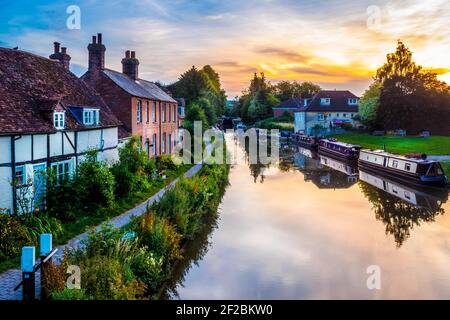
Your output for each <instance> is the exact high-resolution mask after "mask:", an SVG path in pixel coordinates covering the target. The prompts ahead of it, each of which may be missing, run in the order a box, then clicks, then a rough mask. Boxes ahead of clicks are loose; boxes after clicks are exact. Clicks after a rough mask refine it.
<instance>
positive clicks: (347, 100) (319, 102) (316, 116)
mask: <svg viewBox="0 0 450 320" xmlns="http://www.w3.org/2000/svg"><path fill="white" fill-rule="evenodd" d="M358 112H359V98H358V97H357V96H355V95H354V94H353V93H351V92H350V91H348V90H321V91H319V92H318V93H317V94H315V95H314V96H313V97H312V98H311V99H304V103H303V106H302V107H300V108H299V109H298V110H296V111H295V112H294V125H295V132H303V133H305V134H314V132H313V131H314V130H316V128H320V129H321V130H330V129H332V128H336V127H340V126H342V125H343V124H349V125H352V126H355V125H356V124H357V121H356V119H355V116H356V115H357V114H358Z"/></svg>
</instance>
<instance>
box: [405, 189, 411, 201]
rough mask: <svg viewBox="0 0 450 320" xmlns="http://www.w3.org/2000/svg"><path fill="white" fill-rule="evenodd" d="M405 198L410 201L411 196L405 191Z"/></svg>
mask: <svg viewBox="0 0 450 320" xmlns="http://www.w3.org/2000/svg"><path fill="white" fill-rule="evenodd" d="M405 198H406V199H408V200H411V194H410V193H409V192H408V191H405Z"/></svg>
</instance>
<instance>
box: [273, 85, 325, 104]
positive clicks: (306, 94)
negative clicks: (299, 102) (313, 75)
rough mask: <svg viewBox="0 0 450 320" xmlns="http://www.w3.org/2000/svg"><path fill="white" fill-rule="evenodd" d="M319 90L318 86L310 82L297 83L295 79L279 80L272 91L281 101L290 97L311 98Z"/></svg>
mask: <svg viewBox="0 0 450 320" xmlns="http://www.w3.org/2000/svg"><path fill="white" fill-rule="evenodd" d="M320 90H321V88H320V86H319V85H317V84H314V83H312V82H302V83H298V82H297V81H294V82H289V81H281V82H279V83H278V84H277V85H276V86H275V87H274V93H275V95H276V97H277V98H278V99H279V100H281V101H286V100H289V99H291V98H311V97H312V96H313V95H315V94H316V93H317V92H319V91H320Z"/></svg>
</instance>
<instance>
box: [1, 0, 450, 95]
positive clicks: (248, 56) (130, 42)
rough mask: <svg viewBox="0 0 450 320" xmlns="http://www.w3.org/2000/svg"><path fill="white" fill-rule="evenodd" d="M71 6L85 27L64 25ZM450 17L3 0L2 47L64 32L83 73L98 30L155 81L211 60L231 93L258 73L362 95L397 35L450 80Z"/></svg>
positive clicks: (331, 4) (353, 4) (149, 0)
mask: <svg viewBox="0 0 450 320" xmlns="http://www.w3.org/2000/svg"><path fill="white" fill-rule="evenodd" d="M71 5H76V6H78V7H79V9H80V19H79V20H77V21H79V22H80V24H79V26H80V28H79V29H69V28H68V27H67V20H68V19H69V22H73V21H74V20H72V19H71V18H72V17H73V16H72V11H71V12H69V13H67V9H68V7H69V6H71ZM449 21H450V1H449V0H427V1H423V0H391V1H384V0H348V1H343V0H336V1H334V0H328V1H325V0H316V1H299V0H297V1H295V0H245V1H244V0H226V1H225V0H221V1H219V0H203V1H200V0H140V1H138V0H126V1H122V0H108V1H97V0H81V1H75V0H69V1H66V0H62V1H49V0H39V1H31V0H16V1H2V9H1V11H0V46H3V47H16V46H18V47H19V48H20V49H21V50H26V51H30V52H33V53H36V54H39V55H42V56H48V55H49V54H51V52H52V50H53V44H52V43H53V42H54V41H59V42H61V44H62V46H65V47H67V48H68V53H69V54H70V55H71V57H72V60H71V70H72V71H73V72H74V73H75V74H77V75H82V74H83V73H84V72H85V71H86V68H87V49H86V47H87V45H88V43H89V42H90V40H91V37H92V35H95V34H97V33H99V32H101V33H103V42H104V43H105V45H106V67H107V68H111V69H115V70H121V58H122V57H123V55H124V52H125V51H126V50H134V51H136V56H137V58H138V59H139V60H140V66H139V68H140V69H139V72H140V77H141V78H144V79H147V80H151V81H157V80H158V81H161V82H163V83H172V82H174V81H176V80H177V79H178V77H179V75H180V74H181V73H182V72H184V71H186V70H187V69H189V68H190V67H191V66H193V65H195V66H198V67H202V66H203V65H206V64H209V65H211V66H212V67H213V68H214V69H215V70H216V71H217V72H218V73H219V74H220V77H221V82H222V84H223V87H224V88H225V90H226V92H227V94H228V97H229V98H230V99H232V98H234V97H235V96H237V95H240V94H241V92H242V90H244V89H245V88H247V87H248V84H249V81H250V79H251V78H252V77H253V73H254V72H264V73H265V75H266V77H267V78H268V79H269V80H270V81H271V82H272V83H277V82H279V81H281V80H297V81H312V82H315V83H318V84H320V85H321V86H322V88H324V89H348V90H351V91H352V92H354V93H355V94H357V95H361V94H362V93H363V92H364V90H365V89H366V88H367V87H368V85H369V84H370V83H371V81H372V77H373V76H374V73H375V71H376V69H377V68H378V67H379V66H381V65H382V64H383V62H384V61H385V59H386V54H387V53H389V52H392V51H394V50H395V47H396V44H397V40H398V39H401V40H402V41H403V42H404V43H405V44H406V45H407V46H408V47H409V48H410V49H411V50H412V51H413V57H414V59H415V60H416V62H417V63H419V64H420V65H422V66H423V67H424V68H425V69H427V70H432V71H434V72H436V73H438V75H439V78H440V79H441V80H444V81H446V82H448V83H450V58H449V57H450V31H449V30H450V28H449V26H448V23H449Z"/></svg>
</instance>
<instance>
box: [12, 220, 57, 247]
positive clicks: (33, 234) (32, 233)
mask: <svg viewBox="0 0 450 320" xmlns="http://www.w3.org/2000/svg"><path fill="white" fill-rule="evenodd" d="M17 219H18V220H19V221H20V223H21V224H22V225H23V226H24V227H25V228H26V229H27V233H28V235H29V238H30V240H31V241H33V242H34V243H37V242H38V241H39V236H40V235H41V234H43V233H51V234H52V235H53V237H54V238H58V237H59V236H60V235H62V233H63V228H62V226H61V223H60V221H59V220H57V219H55V218H52V217H49V216H48V215H47V214H32V215H21V216H18V217H17Z"/></svg>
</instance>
